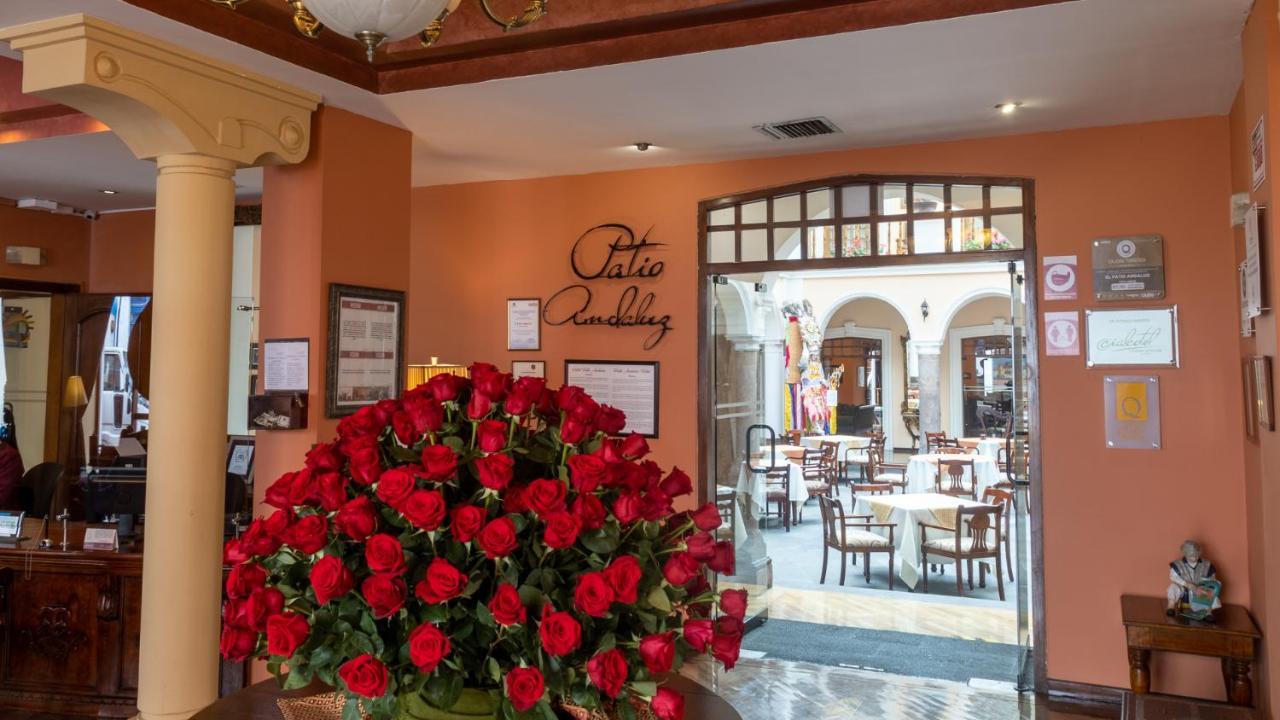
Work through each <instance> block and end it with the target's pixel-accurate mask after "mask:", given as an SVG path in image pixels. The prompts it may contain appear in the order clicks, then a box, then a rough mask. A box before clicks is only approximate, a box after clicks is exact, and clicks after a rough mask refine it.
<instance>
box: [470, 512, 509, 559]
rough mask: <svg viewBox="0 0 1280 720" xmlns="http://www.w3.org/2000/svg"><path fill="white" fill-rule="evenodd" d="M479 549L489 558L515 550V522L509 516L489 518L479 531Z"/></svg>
mask: <svg viewBox="0 0 1280 720" xmlns="http://www.w3.org/2000/svg"><path fill="white" fill-rule="evenodd" d="M479 543H480V549H481V550H484V554H485V557H487V558H489V559H490V560H495V559H497V558H501V557H506V556H508V555H510V554H511V553H512V552H513V551H515V549H516V546H517V544H518V543H517V540H516V524H515V523H513V522H511V518H507V517H500V518H498V519H497V520H491V521H490V522H489V524H487V525H485V526H484V529H483V530H481V531H480V539H479Z"/></svg>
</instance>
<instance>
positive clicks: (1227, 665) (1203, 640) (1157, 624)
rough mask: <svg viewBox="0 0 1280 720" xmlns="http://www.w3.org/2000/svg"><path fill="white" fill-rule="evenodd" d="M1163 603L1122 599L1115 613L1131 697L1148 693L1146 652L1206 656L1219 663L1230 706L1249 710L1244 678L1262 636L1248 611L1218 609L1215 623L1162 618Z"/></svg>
mask: <svg viewBox="0 0 1280 720" xmlns="http://www.w3.org/2000/svg"><path fill="white" fill-rule="evenodd" d="M1164 611H1165V600H1164V598H1154V597H1141V596H1137V595H1124V596H1122V597H1121V598H1120V612H1121V616H1122V618H1123V621H1124V630H1125V638H1126V641H1127V642H1128V645H1129V685H1130V687H1131V688H1132V689H1133V692H1134V693H1137V694H1139V695H1142V694H1146V693H1148V692H1150V690H1151V667H1150V660H1151V651H1152V650H1160V651H1164V652H1177V653H1188V654H1192V655H1207V656H1210V657H1216V658H1221V659H1222V679H1223V682H1225V683H1226V686H1227V699H1228V700H1229V701H1230V702H1231V704H1232V705H1243V706H1252V705H1253V682H1252V681H1251V680H1250V679H1249V672H1250V671H1251V669H1252V666H1253V660H1254V657H1255V654H1256V652H1257V646H1258V639H1259V638H1261V637H1262V633H1260V632H1259V631H1258V626H1257V625H1256V624H1254V622H1253V618H1252V617H1250V616H1249V611H1248V610H1246V609H1245V608H1243V607H1241V606H1239V605H1223V606H1222V609H1221V610H1219V611H1218V612H1217V613H1216V615H1215V617H1216V620H1217V621H1216V622H1214V623H1202V622H1196V621H1193V620H1186V619H1184V618H1178V617H1169V616H1167V615H1165V612H1164Z"/></svg>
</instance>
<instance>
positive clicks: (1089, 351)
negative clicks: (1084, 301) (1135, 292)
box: [1084, 305, 1179, 368]
mask: <svg viewBox="0 0 1280 720" xmlns="http://www.w3.org/2000/svg"><path fill="white" fill-rule="evenodd" d="M1084 324H1085V348H1086V353H1085V365H1086V366H1088V367H1091V368H1092V367H1103V366H1110V367H1114V366H1126V365H1127V366H1152V367H1178V362H1179V358H1178V306H1177V305H1174V306H1173V307H1166V308H1150V309H1146V308H1143V309H1136V308H1135V309H1130V310H1085V311H1084Z"/></svg>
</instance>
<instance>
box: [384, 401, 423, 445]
mask: <svg viewBox="0 0 1280 720" xmlns="http://www.w3.org/2000/svg"><path fill="white" fill-rule="evenodd" d="M391 432H392V433H393V434H394V435H395V436H396V442H398V443H400V444H401V445H403V446H405V447H413V444H414V443H415V442H417V440H418V438H419V437H420V436H421V435H420V433H418V428H417V426H415V425H414V424H413V417H412V416H410V415H409V413H407V412H405V411H404V410H400V411H398V412H396V414H395V415H392V416H391Z"/></svg>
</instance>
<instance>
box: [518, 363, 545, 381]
mask: <svg viewBox="0 0 1280 720" xmlns="http://www.w3.org/2000/svg"><path fill="white" fill-rule="evenodd" d="M546 376H547V361H545V360H513V361H512V362H511V377H513V378H515V379H517V380H519V379H520V378H522V377H535V378H545V377H546Z"/></svg>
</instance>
